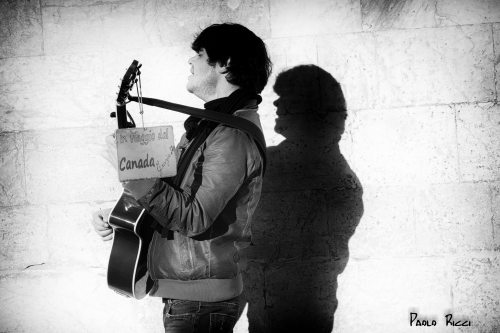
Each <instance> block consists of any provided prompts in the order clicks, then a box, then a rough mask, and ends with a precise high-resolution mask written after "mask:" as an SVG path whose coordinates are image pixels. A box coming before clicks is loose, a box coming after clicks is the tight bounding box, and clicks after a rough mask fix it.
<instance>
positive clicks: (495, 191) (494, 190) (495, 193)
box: [491, 182, 500, 251]
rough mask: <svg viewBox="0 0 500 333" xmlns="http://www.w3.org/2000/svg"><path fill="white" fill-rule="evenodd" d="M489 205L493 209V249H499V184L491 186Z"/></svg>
mask: <svg viewBox="0 0 500 333" xmlns="http://www.w3.org/2000/svg"><path fill="white" fill-rule="evenodd" d="M491 196H492V197H491V203H492V204H491V205H492V209H493V239H494V246H495V250H496V251H498V250H500V184H499V183H498V182H496V183H493V184H492V186H491Z"/></svg>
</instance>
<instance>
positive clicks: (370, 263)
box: [333, 257, 453, 333]
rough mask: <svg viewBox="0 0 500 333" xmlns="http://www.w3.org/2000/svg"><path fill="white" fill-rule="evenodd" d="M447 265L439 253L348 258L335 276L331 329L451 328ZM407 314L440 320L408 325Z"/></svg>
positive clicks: (443, 329) (410, 329) (448, 330)
mask: <svg viewBox="0 0 500 333" xmlns="http://www.w3.org/2000/svg"><path fill="white" fill-rule="evenodd" d="M450 270H451V268H450V263H449V262H448V260H446V259H444V258H439V257H433V258H431V257H428V258H393V259H388V258H381V259H369V260H354V259H351V260H350V261H349V263H348V264H347V268H346V270H345V271H344V273H342V274H341V275H340V276H339V279H338V289H337V299H338V304H339V306H338V309H337V311H336V313H335V325H334V330H333V332H347V333H350V332H352V333H355V332H374V333H378V332H381V333H382V332H384V333H386V332H389V333H397V332H409V331H411V332H413V331H415V332H450V333H451V332H453V327H445V326H444V322H443V315H444V314H445V313H446V311H448V310H449V309H450V308H451V307H452V304H453V303H452V302H453V299H452V295H451V293H450V288H451V281H450V277H449V275H450ZM410 312H417V313H420V314H421V315H422V316H426V317H427V318H435V319H436V321H438V325H437V326H436V327H415V326H413V327H410V321H409V319H410Z"/></svg>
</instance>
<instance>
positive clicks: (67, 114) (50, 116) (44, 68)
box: [0, 54, 116, 131]
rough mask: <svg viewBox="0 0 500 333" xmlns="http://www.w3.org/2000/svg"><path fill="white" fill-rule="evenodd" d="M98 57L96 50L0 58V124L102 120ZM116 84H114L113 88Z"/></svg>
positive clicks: (28, 126)
mask: <svg viewBox="0 0 500 333" xmlns="http://www.w3.org/2000/svg"><path fill="white" fill-rule="evenodd" d="M102 71H103V69H102V63H101V60H100V58H99V56H98V55H97V54H87V55H83V56H79V55H61V56H44V57H30V58H9V59H2V60H1V61H0V78H1V82H2V83H4V84H1V85H0V91H1V92H2V94H3V96H4V98H3V99H2V101H1V102H0V118H1V119H2V124H1V125H0V128H1V129H2V130H10V131H12V130H36V129H48V128H57V127H78V126H97V125H102V124H104V123H105V120H106V119H107V115H108V114H109V113H108V110H106V109H105V108H104V103H103V102H104V100H105V98H106V97H107V95H106V94H109V97H108V98H110V99H111V100H113V98H116V97H115V95H114V93H115V91H109V92H106V91H103V90H101V87H102V81H103V78H102ZM115 90H116V89H115Z"/></svg>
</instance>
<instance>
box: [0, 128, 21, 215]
mask: <svg viewBox="0 0 500 333" xmlns="http://www.w3.org/2000/svg"><path fill="white" fill-rule="evenodd" d="M0 153H1V157H0V162H1V163H0V170H1V172H0V189H1V192H0V206H13V205H20V204H23V203H25V201H26V182H25V175H24V154H23V139H22V134H21V133H16V132H10V133H8V132H4V133H0Z"/></svg>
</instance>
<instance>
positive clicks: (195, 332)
mask: <svg viewBox="0 0 500 333" xmlns="http://www.w3.org/2000/svg"><path fill="white" fill-rule="evenodd" d="M163 302H164V303H165V307H164V308H163V326H165V333H212V332H220V333H222V332H224V333H226V332H233V327H234V325H235V324H236V321H237V320H238V317H239V310H240V297H235V298H233V299H230V300H227V301H223V302H198V301H185V300H177V299H169V298H164V299H163Z"/></svg>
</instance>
